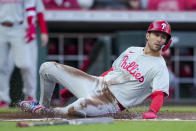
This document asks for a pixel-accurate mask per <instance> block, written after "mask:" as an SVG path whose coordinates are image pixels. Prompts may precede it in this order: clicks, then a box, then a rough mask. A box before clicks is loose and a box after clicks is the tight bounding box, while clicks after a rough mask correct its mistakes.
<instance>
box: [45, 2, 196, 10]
mask: <svg viewBox="0 0 196 131" xmlns="http://www.w3.org/2000/svg"><path fill="white" fill-rule="evenodd" d="M43 2H44V5H45V7H46V9H95V10H97V9H100V10H102V9H117V10H160V11H184V10H195V9H196V1H195V0H43Z"/></svg>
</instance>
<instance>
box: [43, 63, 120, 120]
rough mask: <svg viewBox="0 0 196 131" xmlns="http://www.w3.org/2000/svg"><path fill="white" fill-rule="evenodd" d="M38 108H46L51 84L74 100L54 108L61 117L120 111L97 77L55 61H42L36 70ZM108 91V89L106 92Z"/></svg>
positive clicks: (50, 94) (97, 114)
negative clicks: (38, 84) (39, 87)
mask: <svg viewBox="0 0 196 131" xmlns="http://www.w3.org/2000/svg"><path fill="white" fill-rule="evenodd" d="M40 82H41V83H40V84H41V95H40V102H39V103H40V105H43V106H45V107H49V106H50V101H51V97H52V94H53V90H54V88H55V84H56V83H58V84H60V85H62V86H63V87H65V88H67V89H68V90H69V91H70V92H72V93H73V94H74V95H75V96H76V97H77V98H78V100H76V101H75V102H74V103H72V104H70V105H68V106H66V107H63V108H54V110H55V111H56V112H58V113H61V114H65V115H78V114H79V115H82V116H84V117H85V116H99V115H104V114H109V113H117V112H119V111H120V108H119V106H118V102H117V100H116V99H115V97H113V96H112V94H111V92H110V91H109V89H108V87H107V86H105V84H104V80H103V78H101V77H95V76H91V75H88V74H86V73H85V72H82V71H80V70H78V69H75V68H73V67H70V66H66V65H62V64H58V63H56V62H45V63H43V64H42V65H41V67H40ZM107 89H108V90H107Z"/></svg>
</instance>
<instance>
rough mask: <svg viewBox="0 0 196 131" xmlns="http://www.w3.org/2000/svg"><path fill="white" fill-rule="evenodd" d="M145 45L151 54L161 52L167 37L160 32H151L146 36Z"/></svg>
mask: <svg viewBox="0 0 196 131" xmlns="http://www.w3.org/2000/svg"><path fill="white" fill-rule="evenodd" d="M146 39H147V41H148V42H147V44H148V48H149V49H150V50H151V51H152V52H157V51H160V50H161V47H162V46H163V45H164V44H165V42H166V41H167V35H166V34H165V33H162V32H158V31H153V32H150V33H147V34H146Z"/></svg>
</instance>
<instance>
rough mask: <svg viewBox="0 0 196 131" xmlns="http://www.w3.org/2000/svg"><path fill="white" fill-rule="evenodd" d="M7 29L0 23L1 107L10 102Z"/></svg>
mask: <svg viewBox="0 0 196 131" xmlns="http://www.w3.org/2000/svg"><path fill="white" fill-rule="evenodd" d="M7 32H8V29H7V28H6V27H2V26H1V25H0V34H1V35H0V56H1V58H0V105H1V107H2V108H3V107H8V105H9V103H10V102H11V100H10V96H9V74H8V73H7V72H8V61H7V57H8V53H9V45H8V40H7V39H9V38H8V37H7Z"/></svg>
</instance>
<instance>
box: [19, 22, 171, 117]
mask: <svg viewBox="0 0 196 131" xmlns="http://www.w3.org/2000/svg"><path fill="white" fill-rule="evenodd" d="M146 40H147V41H146V46H145V47H129V48H128V49H127V50H125V51H124V52H123V53H122V54H121V55H120V56H119V57H118V58H117V59H116V60H115V61H114V63H113V65H112V68H111V69H110V70H109V71H107V72H105V73H103V74H102V75H101V76H100V77H96V76H92V75H88V74H86V73H85V72H83V71H80V70H78V69H75V68H73V67H70V66H67V65H62V64H58V63H56V62H46V63H43V64H42V65H41V67H40V78H41V97H40V101H39V103H37V102H34V101H22V102H21V103H20V107H21V108H22V110H26V111H30V112H33V113H36V114H43V113H49V112H51V111H52V112H54V113H55V114H58V115H62V116H67V115H79V116H82V117H86V116H100V115H104V114H109V113H117V112H120V111H122V110H124V109H127V108H130V107H133V106H135V105H137V104H139V103H141V102H142V101H143V100H144V99H146V98H147V97H148V96H149V95H151V96H152V102H151V105H150V108H149V110H148V111H147V112H146V113H144V114H143V115H142V117H143V118H144V119H155V118H157V113H158V111H159V110H160V108H161V106H162V105H163V102H164V97H165V96H168V95H169V93H168V90H169V74H168V69H167V67H166V63H165V61H164V59H163V57H162V56H161V51H165V50H167V49H168V48H169V46H170V44H171V28H170V25H169V24H168V23H167V22H166V21H162V20H158V21H154V22H153V23H152V24H151V25H150V26H149V28H148V30H147V33H146ZM56 83H58V84H60V85H62V86H64V87H65V88H67V89H68V90H69V91H70V92H71V93H73V94H74V95H75V96H76V97H77V98H78V99H77V100H76V101H75V102H73V103H72V104H70V105H68V106H66V107H56V108H50V101H51V97H52V94H53V90H54V88H55V85H56Z"/></svg>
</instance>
